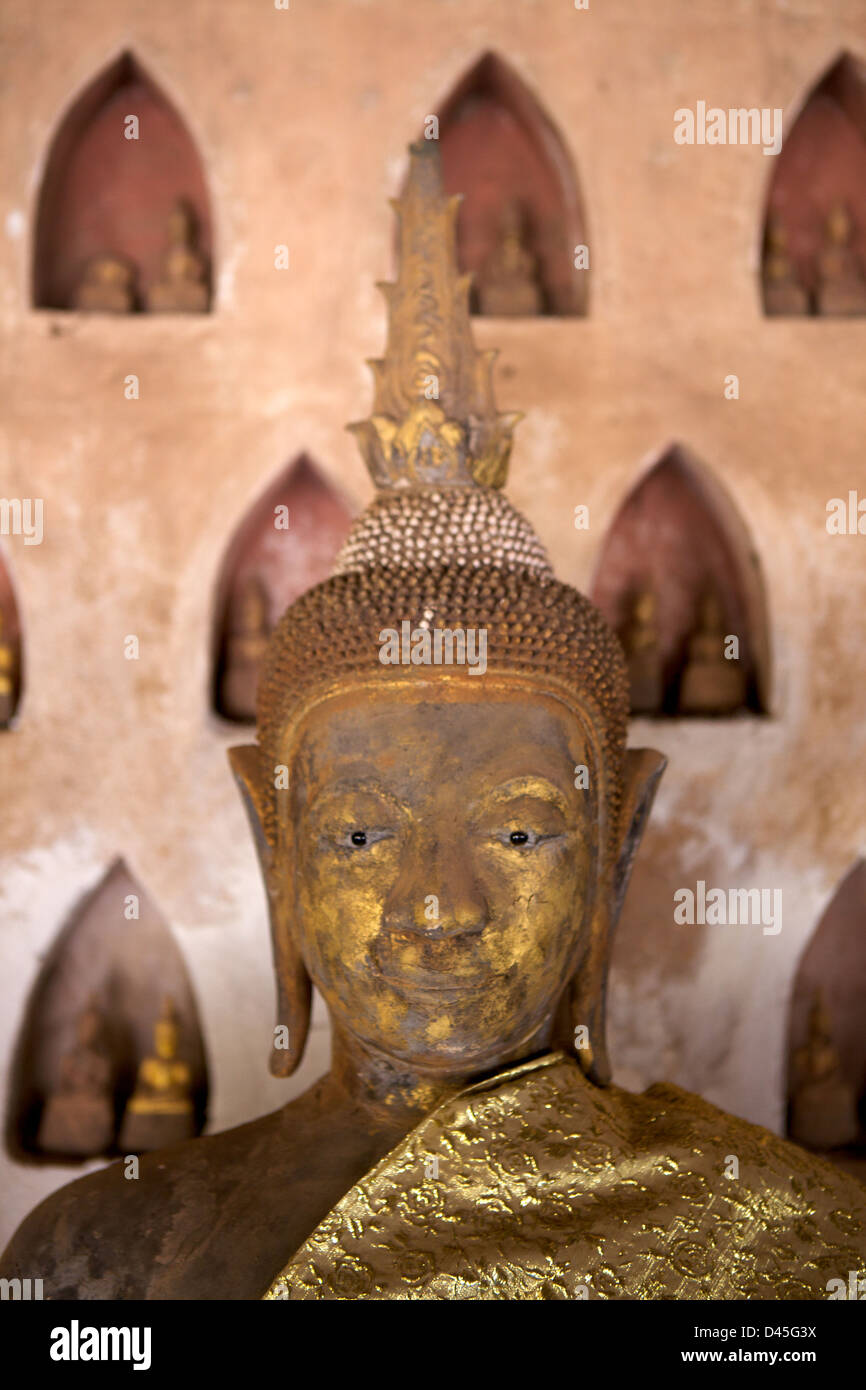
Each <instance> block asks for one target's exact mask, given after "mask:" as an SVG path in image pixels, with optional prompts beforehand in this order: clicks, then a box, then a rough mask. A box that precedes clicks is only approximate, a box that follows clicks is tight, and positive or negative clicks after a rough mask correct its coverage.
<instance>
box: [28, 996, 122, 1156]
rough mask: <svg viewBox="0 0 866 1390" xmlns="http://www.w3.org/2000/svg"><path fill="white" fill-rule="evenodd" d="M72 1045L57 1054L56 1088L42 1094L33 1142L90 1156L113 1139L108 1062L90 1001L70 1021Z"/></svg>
mask: <svg viewBox="0 0 866 1390" xmlns="http://www.w3.org/2000/svg"><path fill="white" fill-rule="evenodd" d="M76 1035H77V1036H76V1042H75V1045H74V1046H73V1047H72V1048H71V1049H70V1050H69V1052H67V1053H66V1054H65V1055H64V1056H63V1057H62V1058H61V1060H60V1068H59V1075H58V1079H57V1086H56V1088H55V1089H54V1090H53V1091H52V1092H51V1093H50V1094H49V1095H48V1096H47V1098H46V1100H45V1104H44V1107H43V1110H42V1116H41V1119H40V1122H39V1131H38V1133H37V1137H36V1147H37V1148H38V1149H41V1150H42V1152H43V1153H49V1154H60V1155H63V1156H65V1157H69V1158H93V1157H96V1156H97V1155H98V1154H104V1153H106V1152H107V1151H108V1150H109V1149H110V1148H111V1146H112V1141H113V1139H114V1125H115V1116H114V1092H113V1080H114V1078H113V1066H112V1062H111V1058H110V1056H109V1054H108V1050H107V1048H106V1045H105V1037H104V1021H103V1018H102V1015H101V1013H100V1011H99V1009H98V1008H97V1007H96V1005H95V1004H94V1003H93V1002H91V1003H90V1004H88V1006H87V1008H86V1009H85V1010H84V1011H83V1012H82V1014H81V1015H80V1017H79V1019H78V1022H77V1025H76Z"/></svg>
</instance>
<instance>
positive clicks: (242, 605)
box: [219, 575, 269, 720]
mask: <svg viewBox="0 0 866 1390" xmlns="http://www.w3.org/2000/svg"><path fill="white" fill-rule="evenodd" d="M268 636H269V627H268V599H267V594H266V593H265V589H264V585H263V584H262V582H261V580H260V579H259V578H258V577H257V576H256V575H250V577H249V578H248V579H247V580H246V581H245V582H244V584H243V585H242V586H241V590H240V593H239V594H238V595H237V596H236V598H235V600H234V602H232V603H231V604H230V606H229V614H228V631H227V632H226V634H225V642H224V649H223V659H222V660H223V664H222V674H221V677H220V688H219V710H220V713H221V714H224V715H225V716H226V718H227V719H249V720H254V719H255V717H256V690H257V688H258V683H259V668H260V667H261V664H262V660H263V658H264V655H265V651H266V650H267V646H268Z"/></svg>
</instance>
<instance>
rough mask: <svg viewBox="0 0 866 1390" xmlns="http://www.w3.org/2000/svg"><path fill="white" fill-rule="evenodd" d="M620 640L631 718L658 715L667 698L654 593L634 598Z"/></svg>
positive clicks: (646, 591)
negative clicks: (626, 676) (642, 715)
mask: <svg viewBox="0 0 866 1390" xmlns="http://www.w3.org/2000/svg"><path fill="white" fill-rule="evenodd" d="M619 638H620V641H621V642H622V645H623V650H624V651H625V659H626V662H627V663H628V683H629V704H630V706H631V712H632V714H658V712H659V710H660V709H661V706H662V699H663V697H664V685H663V680H662V662H661V652H660V650H659V635H658V628H657V626H656V596H655V594H654V593H653V592H652V590H651V589H648V588H644V589H640V590H638V591H637V592H636V593H634V594H632V595H631V601H630V607H629V613H628V617H627V619H626V621H625V624H624V626H623V628H622V630H621V632H620V634H619Z"/></svg>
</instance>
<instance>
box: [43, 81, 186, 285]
mask: <svg viewBox="0 0 866 1390" xmlns="http://www.w3.org/2000/svg"><path fill="white" fill-rule="evenodd" d="M129 115H135V116H137V117H138V120H139V139H138V140H127V139H126V138H125V136H124V119H125V117H126V116H129ZM178 199H182V200H183V201H184V202H185V203H186V204H187V205H188V206H189V207H190V208H191V210H192V212H193V215H194V220H195V224H196V234H195V247H196V249H197V250H198V251H200V252H201V254H202V255H203V256H204V258H205V260H206V262H207V264H208V266H210V265H211V263H212V249H213V248H212V226H211V214H210V202H209V199H208V194H207V187H206V183H205V177H204V171H203V169H202V166H201V162H200V160H199V157H198V154H197V152H196V148H195V146H194V144H193V142H192V139H191V137H190V135H189V132H188V131H187V129H186V127H185V126H184V124H183V122H182V120H181V119H180V117H179V115H178V114H177V112H176V111H175V109H174V107H173V106H172V105H171V103H170V102H169V101H168V100H167V99H166V97H165V96H164V95H163V94H162V92H160V90H159V88H158V87H157V86H156V85H155V84H154V83H153V82H152V81H151V79H150V78H149V77H148V75H147V74H146V73H145V72H144V71H143V70H142V68H141V66H140V65H139V63H138V62H137V60H136V59H135V58H134V57H132V55H131V54H124V55H123V56H122V57H120V58H118V59H117V61H116V62H114V63H112V64H111V65H110V66H109V67H108V68H107V69H106V70H105V71H104V72H102V73H101V74H100V76H99V77H97V78H96V79H95V80H94V81H93V82H92V83H91V85H90V86H89V87H88V88H87V89H86V91H85V92H84V93H83V95H82V96H81V97H79V99H78V100H77V101H76V102H75V104H74V105H73V107H72V108H71V110H70V111H69V112H68V113H67V114H66V116H65V117H64V119H63V121H62V123H61V126H60V129H59V130H58V132H57V135H56V137H55V139H54V143H53V145H52V148H51V153H50V155H49V158H48V162H47V165H46V168H45V175H44V178H43V181H42V190H41V194H40V199H39V210H38V215H37V229H36V243H35V256H34V268H33V298H34V303H35V305H36V306H37V308H50V309H67V308H69V307H70V306H71V304H72V300H73V295H74V292H75V289H76V287H77V285H78V284H79V283H80V281H81V278H82V275H83V273H84V268H85V266H86V264H87V262H88V261H89V260H90V259H91V258H92V257H93V256H96V255H99V254H105V253H110V254H114V255H119V256H122V257H125V258H126V259H128V260H130V261H131V262H133V264H134V265H135V266H136V267H137V269H138V276H137V287H138V290H139V304H140V303H141V295H142V294H143V293H144V292H146V291H147V289H148V288H149V286H151V285H152V284H153V283H155V282H156V281H157V280H158V279H159V278H160V273H161V270H162V262H163V257H164V256H165V253H166V250H167V246H168V218H169V214H170V213H171V210H172V208H173V206H174V204H175V203H176V202H177V201H178Z"/></svg>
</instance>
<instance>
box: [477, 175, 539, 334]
mask: <svg viewBox="0 0 866 1390" xmlns="http://www.w3.org/2000/svg"><path fill="white" fill-rule="evenodd" d="M478 305H479V309H480V311H481V313H482V314H487V315H489V316H490V317H492V318H495V317H502V318H505V317H520V316H523V317H532V316H533V315H534V314H540V313H541V312H542V310H543V304H542V294H541V287H540V285H539V279H538V264H537V262H536V259H535V256H533V254H532V252H531V251H530V250H529V249H528V247H527V245H526V225H525V220H524V217H523V213H522V211H521V208H520V204H519V203H517V202H513V201H509V202H507V203H506V204H505V206H504V208H503V210H502V215H501V220H500V224H499V233H498V236H497V239H496V243H495V245H494V247H493V250H492V251H491V253H490V255H489V256H488V258H487V261H486V262H485V264H484V266H483V268H482V270H481V272H480V273H479V276H478Z"/></svg>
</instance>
